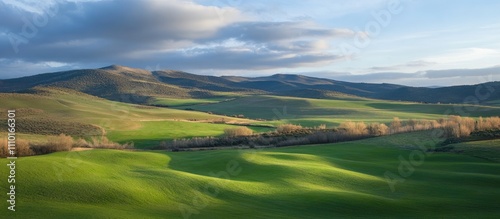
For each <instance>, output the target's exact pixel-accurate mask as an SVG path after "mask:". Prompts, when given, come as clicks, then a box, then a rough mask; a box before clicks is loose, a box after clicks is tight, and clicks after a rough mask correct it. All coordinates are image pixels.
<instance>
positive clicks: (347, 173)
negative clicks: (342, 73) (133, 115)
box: [0, 132, 500, 218]
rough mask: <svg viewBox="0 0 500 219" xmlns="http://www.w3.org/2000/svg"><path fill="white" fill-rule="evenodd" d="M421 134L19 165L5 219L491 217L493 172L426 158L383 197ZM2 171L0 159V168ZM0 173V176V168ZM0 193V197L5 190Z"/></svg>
mask: <svg viewBox="0 0 500 219" xmlns="http://www.w3.org/2000/svg"><path fill="white" fill-rule="evenodd" d="M427 134H428V132H424V133H413V134H405V135H396V136H388V137H382V138H376V139H367V140H363V141H355V142H349V143H341V144H328V145H321V146H309V147H306V146H304V147H289V148H279V149H266V150H243V151H238V150H220V151H201V152H179V153H154V152H127V151H112V150H92V151H84V152H66V153H56V154H51V155H44V156H36V157H27V158H21V159H19V160H18V161H17V162H18V172H19V176H18V183H17V186H18V188H19V189H18V197H17V198H18V209H17V212H16V213H15V214H16V216H17V218H33V217H36V218H68V217H72V218H77V217H74V215H79V217H80V218H183V213H181V212H184V214H188V213H193V214H192V215H191V217H190V218H235V217H236V218H334V217H472V218H478V217H490V218H491V217H498V216H499V215H500V209H498V206H497V200H498V198H500V190H499V189H498V185H500V163H495V162H492V161H488V160H485V159H481V158H475V157H471V156H467V155H458V154H453V153H439V154H438V153H435V154H430V155H428V156H426V157H425V161H424V162H423V164H422V165H420V166H416V167H415V170H414V172H413V173H412V174H411V175H410V176H408V177H406V178H405V179H406V181H405V182H400V183H397V184H396V186H395V188H396V190H395V191H394V192H392V191H391V189H390V188H389V186H388V184H387V182H386V181H385V178H384V173H385V172H386V171H391V172H393V173H396V174H397V172H398V167H399V165H400V160H399V157H400V156H401V157H403V158H405V159H408V157H409V154H410V153H411V152H412V151H411V150H407V149H403V148H408V145H412V144H414V143H415V142H417V143H428V141H427V142H426V140H425V139H428V136H427ZM409 139H410V140H409ZM415 139H417V141H415ZM419 139H421V141H420V140H419ZM496 153H498V151H497V152H496ZM6 162H7V160H5V159H1V160H0V165H4V166H5V163H6ZM0 173H1V175H5V174H6V168H1V169H0ZM0 185H1V186H2V188H1V189H2V191H5V189H6V182H5V181H3V180H2V181H1V184H0ZM6 205H7V203H6V202H4V203H3V204H2V208H4V209H5V208H6ZM180 208H181V209H182V211H181V210H179V209H180ZM2 215H3V214H2Z"/></svg>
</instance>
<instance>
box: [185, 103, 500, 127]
mask: <svg viewBox="0 0 500 219" xmlns="http://www.w3.org/2000/svg"><path fill="white" fill-rule="evenodd" d="M190 107H191V108H193V109H196V110H200V111H211V112H214V113H218V114H223V115H234V114H243V115H245V116H246V117H247V118H251V119H259V118H262V119H266V120H280V121H279V122H277V123H294V124H300V125H303V126H317V125H320V124H327V125H329V126H336V125H338V124H339V123H341V122H344V121H347V120H352V121H364V122H386V123H387V122H390V121H391V120H392V119H393V118H394V117H399V118H401V119H439V118H443V117H445V116H446V115H449V114H455V115H456V114H460V115H462V116H471V117H478V116H483V117H486V116H496V115H500V107H495V106H479V107H478V106H474V107H471V106H466V105H463V106H462V105H451V104H422V103H410V102H397V101H382V100H373V99H365V98H338V99H310V98H297V97H279V96H247V97H241V98H236V99H235V100H232V101H226V102H220V103H214V104H203V105H195V106H190ZM471 109H473V110H471Z"/></svg>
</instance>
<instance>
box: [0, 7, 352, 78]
mask: <svg viewBox="0 0 500 219" xmlns="http://www.w3.org/2000/svg"><path fill="white" fill-rule="evenodd" d="M19 5H21V4H17V5H16V4H5V3H3V2H1V1H0V6H1V7H0V8H1V9H0V10H1V11H0V12H2V13H0V58H4V59H9V60H11V61H13V62H14V61H17V62H24V63H33V65H34V66H39V65H44V63H47V62H58V63H66V64H67V65H77V64H79V63H80V64H81V63H88V64H90V65H95V64H97V63H104V64H111V63H118V64H123V65H131V66H135V67H144V66H147V65H153V66H154V65H157V64H161V65H162V66H169V67H170V66H171V68H179V69H184V70H196V69H199V68H210V69H237V68H246V69H273V68H276V69H279V68H296V67H303V66H317V65H321V64H328V63H331V62H333V61H336V60H338V59H339V58H341V57H339V56H337V55H335V54H334V53H333V52H332V48H331V46H330V43H329V42H330V40H331V39H334V38H338V37H345V36H351V35H353V34H354V32H353V31H352V30H349V29H341V28H340V29H338V28H325V27H321V26H320V25H317V24H315V23H314V22H311V21H306V20H298V21H287V22H266V21H257V20H252V19H251V18H249V16H247V15H245V14H244V13H243V12H241V11H240V10H238V9H236V8H233V7H229V6H224V7H216V6H204V5H200V4H197V3H195V2H192V1H183V0H170V1H160V0H146V1H135V0H114V1H109V0H108V1H89V2H87V1H76V2H70V1H54V2H52V3H51V4H47V5H45V6H43V7H41V6H37V7H33V8H30V7H26V6H19ZM40 11H41V13H40ZM47 11H52V12H53V13H47ZM44 12H45V13H44ZM44 16H45V17H44ZM40 18H47V20H46V21H47V22H46V24H44V25H37V23H35V22H36V20H40ZM31 27H34V29H33V28H31ZM23 31H25V33H26V32H29V33H33V34H32V35H33V36H27V35H26V34H24V33H23ZM12 40H15V41H16V42H17V44H18V45H17V47H18V49H19V51H18V52H17V53H16V51H15V50H14V49H13V46H12V44H11V41H12ZM228 42H238V43H236V44H231V43H228ZM238 66H239V67H238ZM1 72H2V73H1V74H7V73H5V71H1Z"/></svg>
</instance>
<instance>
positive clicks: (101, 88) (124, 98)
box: [0, 65, 500, 104]
mask: <svg viewBox="0 0 500 219" xmlns="http://www.w3.org/2000/svg"><path fill="white" fill-rule="evenodd" d="M37 86H40V87H60V88H68V89H74V90H77V91H80V92H83V93H87V94H91V95H94V96H98V97H102V98H106V99H109V100H116V101H121V102H130V103H140V104H152V103H153V102H155V101H156V100H157V99H158V98H221V97H227V96H235V95H236V96H238V95H277V96H293V97H307V98H322V99H329V98H335V97H337V96H359V97H364V98H374V99H383V100H402V101H414V102H429V103H463V102H464V101H469V103H475V104H477V103H480V104H494V103H496V101H499V100H500V82H489V83H484V84H478V85H468V86H452V87H440V88H425V87H408V86H402V85H394V84H370V83H351V82H343V81H336V80H331V79H324V78H315V77H308V76H304V75H292V74H276V75H272V76H266V77H254V78H251V77H240V76H221V77H216V76H204V75H196V74H191V73H186V72H182V71H173V70H162V71H152V72H150V71H146V70H142V69H135V68H129V67H124V66H116V65H113V66H108V67H104V68H100V69H82V70H73V71H65V72H56V73H46V74H40V75H35V76H29V77H23V78H17V79H8V80H0V92H29V90H30V89H32V88H34V87H37ZM468 97H470V98H469V99H466V98H468ZM476 100H477V101H476Z"/></svg>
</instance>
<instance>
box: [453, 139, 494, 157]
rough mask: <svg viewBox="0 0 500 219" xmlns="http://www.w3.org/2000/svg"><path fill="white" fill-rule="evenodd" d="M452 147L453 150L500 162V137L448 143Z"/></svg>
mask: <svg viewBox="0 0 500 219" xmlns="http://www.w3.org/2000/svg"><path fill="white" fill-rule="evenodd" d="M448 147H451V152H454V153H459V154H466V155H469V156H473V157H477V158H481V159H486V160H491V161H495V162H500V154H499V153H497V152H498V151H500V139H496V140H484V141H471V142H465V143H460V144H452V145H448Z"/></svg>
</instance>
